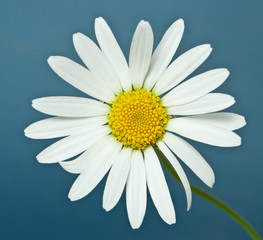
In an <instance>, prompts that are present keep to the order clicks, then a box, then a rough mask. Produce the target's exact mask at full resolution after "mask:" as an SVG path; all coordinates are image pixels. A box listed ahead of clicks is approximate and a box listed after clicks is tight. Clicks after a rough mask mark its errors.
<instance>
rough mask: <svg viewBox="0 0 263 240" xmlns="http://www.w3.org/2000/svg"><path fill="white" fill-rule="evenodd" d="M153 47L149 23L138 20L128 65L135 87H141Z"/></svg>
mask: <svg viewBox="0 0 263 240" xmlns="http://www.w3.org/2000/svg"><path fill="white" fill-rule="evenodd" d="M152 49H153V32H152V28H151V26H150V24H149V23H148V22H145V21H143V20H142V21H140V23H139V24H138V26H137V28H136V30H135V33H134V35H133V39H132V43H131V49H130V57H129V66H130V73H131V81H132V85H133V87H134V88H135V89H140V88H141V87H142V84H143V81H144V78H145V76H146V73H147V71H148V68H149V65H150V60H151V56H152Z"/></svg>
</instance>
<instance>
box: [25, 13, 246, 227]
mask: <svg viewBox="0 0 263 240" xmlns="http://www.w3.org/2000/svg"><path fill="white" fill-rule="evenodd" d="M183 32H184V22H183V20H182V19H179V20H177V21H176V22H174V23H173V24H172V25H171V26H170V27H169V29H168V30H167V31H166V32H165V34H164V36H163V38H162V39H161V41H160V43H159V44H158V46H157V47H156V49H155V50H154V51H153V32H152V28H151V26H150V24H149V23H148V22H146V21H141V22H139V24H138V26H137V28H136V30H135V33H134V36H133V39H132V43H131V47H130V54H129V63H127V61H126V59H125V57H124V55H123V53H122V51H121V49H120V47H119V45H118V43H117V41H116V39H115V37H114V35H113V33H112V31H111V30H110V28H109V26H108V25H107V23H106V22H105V20H104V19H103V18H101V17H100V18H97V19H96V20H95V33H96V38H97V40H98V44H99V47H98V46H97V45H96V44H95V43H94V42H93V41H92V40H91V39H90V38H88V37H87V36H85V35H83V34H81V33H76V34H74V35H73V43H74V47H75V49H76V51H77V53H78V55H79V57H80V58H81V60H82V61H83V63H84V64H85V65H86V67H87V68H85V67H83V66H81V65H80V64H78V63H76V62H73V61H72V60H70V59H68V58H66V57H61V56H52V57H50V58H49V59H48V64H49V65H50V67H51V68H52V69H53V70H54V72H55V73H57V74H58V75H59V76H60V77H61V78H62V79H64V80H65V81H66V82H68V83H69V84H71V85H72V86H74V87H75V88H77V89H79V90H80V91H82V92H84V93H86V94H87V95H88V96H87V98H82V97H62V96H60V97H58V96H57V97H44V98H38V99H35V100H33V104H32V106H33V108H35V109H36V110H38V111H40V112H42V113H45V114H48V115H51V116H54V117H51V118H48V119H45V120H41V121H39V122H36V123H33V124H32V125H30V126H29V127H28V128H26V129H25V135H26V136H27V137H29V138H33V139H50V138H58V137H64V138H63V139H61V140H59V141H57V142H55V143H54V144H52V145H51V146H49V147H48V148H46V149H44V150H43V151H42V152H41V153H40V154H39V155H38V156H37V160H38V161H39V162H40V163H59V164H60V165H61V166H62V167H63V168H64V169H65V170H66V171H68V172H70V173H74V174H79V176H78V177H77V179H76V180H75V182H74V184H73V185H72V187H71V189H70V191H69V195H68V197H69V198H70V200H72V201H76V200H79V199H81V198H83V197H85V196H87V195H88V194H89V193H90V192H91V191H92V190H93V189H94V188H95V187H96V185H97V184H98V183H99V182H100V181H101V180H102V178H103V177H104V176H105V174H106V173H107V172H108V171H109V174H108V177H107V181H106V186H105V189H104V193H103V208H104V209H105V210H106V211H109V210H111V209H112V208H113V207H114V206H115V205H116V204H117V202H118V201H119V199H120V197H121V195H122V193H123V191H124V188H125V186H126V203H127V212H128V218H129V221H130V224H131V226H132V228H139V227H140V225H141V223H142V221H143V218H144V215H145V211H146V202H147V201H146V196H147V188H148V190H149V192H150V196H151V198H152V200H153V203H154V205H155V207H156V209H157V211H158V213H159V215H160V216H161V218H162V219H163V220H164V221H165V222H166V223H168V224H173V223H175V221H176V217H175V210H174V205H173V202H172V199H171V196H170V192H169V189H168V186H167V183H166V180H165V177H164V174H163V171H162V167H161V165H160V162H159V159H158V157H157V155H156V153H155V150H154V149H155V148H158V149H159V150H160V151H161V152H162V153H163V154H164V155H165V157H166V158H167V159H168V160H169V162H170V163H171V165H172V167H173V168H174V169H175V171H176V172H177V174H178V176H179V177H180V179H181V182H182V184H183V186H184V189H185V192H186V198H187V210H189V209H190V206H191V201H192V195H191V188H190V184H189V181H188V179H187V177H186V175H185V172H184V170H183V168H182V167H181V165H180V162H179V160H178V158H179V159H180V160H181V161H183V162H184V163H185V164H186V165H187V166H188V167H189V168H190V169H191V170H192V171H193V172H194V173H195V174H196V175H197V176H198V177H199V178H200V179H201V180H202V181H203V182H204V183H205V184H206V185H208V186H209V187H212V186H213V184H214V182H215V176H214V172H213V170H212V168H211V167H210V166H209V164H208V163H207V162H206V161H205V160H204V158H203V157H202V156H201V155H200V154H199V153H198V152H197V150H196V149H195V148H194V147H192V146H191V145H190V144H189V143H187V142H186V141H185V140H184V139H183V138H181V137H179V136H183V137H185V138H189V139H193V140H195V141H199V142H202V143H206V144H209V145H213V146H219V147H234V146H239V145H240V144H241V138H240V137H239V136H238V135H237V134H236V133H234V132H233V130H236V129H238V128H241V127H243V126H244V125H245V120H244V117H242V116H240V115H237V114H234V113H229V112H218V111H221V110H223V109H226V108H228V107H230V106H231V105H233V104H234V103H235V100H234V98H233V97H231V96H229V95H227V94H222V93H214V92H213V93H210V92H211V91H213V90H214V89H216V88H217V87H219V86H220V85H221V84H222V83H223V82H224V81H225V80H226V79H227V77H228V76H229V71H228V70H227V69H225V68H218V69H213V70H210V71H207V72H204V73H201V74H199V75H197V76H194V77H192V78H190V79H188V80H186V81H184V82H183V83H182V81H183V80H184V79H186V78H187V77H188V76H189V75H190V74H191V73H192V72H193V71H194V70H195V69H196V68H198V67H199V66H200V65H201V64H202V63H203V62H204V61H205V60H206V59H207V58H208V56H209V55H210V53H211V51H212V48H211V46H210V45H209V44H204V45H200V46H197V47H194V48H192V49H190V50H188V51H187V52H185V53H184V54H182V55H181V56H179V57H178V58H177V59H175V60H174V61H173V62H172V63H170V62H171V60H172V58H173V56H174V54H175V51H176V49H177V48H178V45H179V43H180V41H181V38H182V35H183ZM215 112H217V113H215ZM73 157H75V159H73V160H69V159H70V158H73ZM65 160H67V161H65Z"/></svg>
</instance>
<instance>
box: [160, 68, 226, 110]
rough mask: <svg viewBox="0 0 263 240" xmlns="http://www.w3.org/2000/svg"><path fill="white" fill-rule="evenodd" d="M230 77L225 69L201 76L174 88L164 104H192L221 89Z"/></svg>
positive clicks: (164, 100) (164, 98) (165, 98)
mask: <svg viewBox="0 0 263 240" xmlns="http://www.w3.org/2000/svg"><path fill="white" fill-rule="evenodd" d="M228 76H229V71H228V70H227V69H225V68H221V69H214V70H211V71H207V72H205V73H202V74H199V75H197V76H195V77H193V78H191V79H189V80H187V81H186V82H184V83H182V84H180V85H179V86H178V87H176V88H174V89H173V90H172V91H170V92H169V93H168V94H166V95H165V96H164V97H163V98H162V101H163V104H164V105H165V104H166V103H168V104H169V105H181V104H186V103H189V102H192V101H194V100H196V99H198V98H200V97H202V96H204V95H205V94H207V93H209V92H211V91H213V90H214V89H216V88H217V87H219V86H220V85H221V84H222V83H223V82H224V81H225V80H226V79H227V77H228Z"/></svg>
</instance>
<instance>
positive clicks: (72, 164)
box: [59, 139, 102, 174]
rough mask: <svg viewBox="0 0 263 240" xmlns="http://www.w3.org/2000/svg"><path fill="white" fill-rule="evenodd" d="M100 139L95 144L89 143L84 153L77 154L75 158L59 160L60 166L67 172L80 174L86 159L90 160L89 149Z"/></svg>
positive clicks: (84, 166)
mask: <svg viewBox="0 0 263 240" xmlns="http://www.w3.org/2000/svg"><path fill="white" fill-rule="evenodd" d="M101 140H102V139H99V140H98V141H97V142H96V143H95V144H93V145H91V146H90V147H89V148H88V149H87V150H86V151H85V152H84V153H82V154H81V155H80V156H78V157H77V158H76V159H74V160H71V161H62V162H59V164H60V166H61V167H62V168H63V169H64V170H66V171H67V172H69V173H73V174H80V173H81V172H83V170H84V169H85V168H86V166H87V161H89V160H90V158H88V156H89V155H90V150H91V149H93V147H94V145H96V144H98V143H99V142H100V141H101Z"/></svg>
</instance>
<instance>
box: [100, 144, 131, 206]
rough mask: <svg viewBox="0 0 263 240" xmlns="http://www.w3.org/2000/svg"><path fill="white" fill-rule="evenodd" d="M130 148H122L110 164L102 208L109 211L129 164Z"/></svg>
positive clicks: (126, 173) (117, 199) (127, 171)
mask: <svg viewBox="0 0 263 240" xmlns="http://www.w3.org/2000/svg"><path fill="white" fill-rule="evenodd" d="M131 155H132V149H131V148H123V149H122V150H121V152H120V154H119V156H118V158H117V159H116V160H115V162H114V163H113V165H112V168H111V170H110V173H109V175H108V178H107V182H106V186H105V189H104V193H103V208H104V209H105V210H106V211H110V210H111V209H112V208H113V207H114V206H115V205H116V204H117V202H118V201H119V199H120V197H121V195H122V192H123V189H124V186H125V183H126V181H127V178H128V174H129V170H130V165H131Z"/></svg>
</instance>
